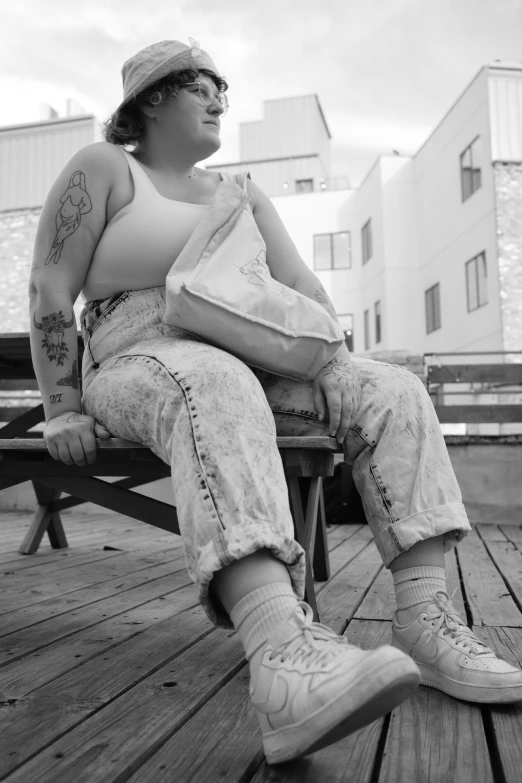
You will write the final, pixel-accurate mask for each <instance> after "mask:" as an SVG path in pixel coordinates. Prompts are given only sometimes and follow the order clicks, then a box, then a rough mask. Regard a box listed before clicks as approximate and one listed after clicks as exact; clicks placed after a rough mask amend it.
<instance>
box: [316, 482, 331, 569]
mask: <svg viewBox="0 0 522 783" xmlns="http://www.w3.org/2000/svg"><path fill="white" fill-rule="evenodd" d="M319 481H320V482H321V491H320V493H319V512H318V519H317V530H316V537H315V549H314V556H313V564H314V579H315V581H316V582H327V581H328V580H329V579H330V557H329V554H328V537H327V535H328V534H327V530H326V512H325V509H324V495H323V488H322V483H323V482H322V479H319Z"/></svg>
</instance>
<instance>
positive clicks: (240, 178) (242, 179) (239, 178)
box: [235, 171, 252, 193]
mask: <svg viewBox="0 0 522 783" xmlns="http://www.w3.org/2000/svg"><path fill="white" fill-rule="evenodd" d="M235 179H236V182H237V184H238V185H239V187H240V188H243V190H245V191H246V192H247V193H248V188H247V184H246V181H247V179H252V177H251V176H250V172H249V171H240V172H239V174H236V175H235Z"/></svg>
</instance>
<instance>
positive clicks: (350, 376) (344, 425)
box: [312, 354, 361, 443]
mask: <svg viewBox="0 0 522 783" xmlns="http://www.w3.org/2000/svg"><path fill="white" fill-rule="evenodd" d="M312 390H313V397H314V406H315V410H316V411H317V413H318V415H319V421H324V420H325V418H326V413H327V412H328V413H329V418H330V435H331V436H332V438H333V437H335V438H337V440H338V441H339V443H343V442H344V439H345V437H346V435H347V434H348V430H349V429H350V422H351V419H352V416H353V415H354V414H355V413H357V411H358V409H359V405H360V402H361V386H360V384H359V381H358V380H357V376H356V374H355V372H354V369H353V366H352V363H351V360H350V358H349V354H348V357H347V358H337V357H335V359H332V361H331V362H329V363H328V364H327V365H325V366H324V367H323V368H322V370H320V371H319V372H318V373H317V375H316V376H315V378H314V380H313V383H312Z"/></svg>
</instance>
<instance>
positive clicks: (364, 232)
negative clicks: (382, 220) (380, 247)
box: [361, 218, 373, 266]
mask: <svg viewBox="0 0 522 783" xmlns="http://www.w3.org/2000/svg"><path fill="white" fill-rule="evenodd" d="M361 248H362V256H361V257H362V264H363V266H364V265H365V264H367V263H368V261H371V259H372V257H373V232H372V219H371V218H368V220H367V221H366V223H365V224H364V226H363V227H362V228H361ZM367 254H368V255H367Z"/></svg>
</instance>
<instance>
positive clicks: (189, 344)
mask: <svg viewBox="0 0 522 783" xmlns="http://www.w3.org/2000/svg"><path fill="white" fill-rule="evenodd" d="M164 310H165V288H164V287H158V288H148V289H145V290H139V291H126V292H124V293H122V294H119V295H117V296H114V297H112V298H110V299H106V300H103V301H97V302H94V303H89V304H87V305H86V306H85V307H84V309H83V311H82V314H81V321H82V331H83V336H84V340H85V346H86V349H85V353H84V357H83V384H82V387H83V388H82V401H83V409H84V412H85V413H88V414H90V415H92V416H94V417H95V418H96V419H97V420H98V421H99V422H101V423H102V424H103V425H104V426H105V427H106V428H107V429H108V430H109V432H110V433H111V434H112V435H113V436H114V437H118V438H128V439H129V440H134V441H138V442H140V443H143V444H145V445H147V446H149V448H150V449H151V450H152V451H153V452H154V453H155V454H157V455H158V456H159V457H160V458H161V459H162V460H163V461H164V462H166V463H167V464H170V466H171V469H172V483H173V491H174V499H175V504H176V509H177V513H178V518H179V525H180V530H181V534H182V538H183V545H184V551H185V558H186V564H187V569H188V573H189V575H190V577H191V579H193V580H194V582H196V583H197V585H198V589H199V598H200V601H201V604H202V606H203V608H204V610H205V611H206V613H207V615H208V617H209V618H210V620H211V621H212V622H213V623H214V624H215V625H217V626H218V627H221V628H232V627H233V626H232V623H231V621H230V617H229V616H228V615H227V614H226V612H225V611H224V609H223V607H222V606H221V604H220V602H219V601H218V600H217V599H216V598H215V597H214V596H213V591H210V592H209V585H210V582H211V580H212V576H213V574H214V573H215V572H216V571H218V570H219V569H221V568H223V567H224V566H226V565H228V564H230V563H232V562H233V561H234V560H236V559H240V558H242V557H245V556H246V555H249V554H251V553H252V552H255V551H256V550H257V549H261V548H265V547H266V548H267V549H269V550H271V551H272V552H273V553H274V554H275V555H276V556H277V557H278V558H279V559H280V560H282V561H283V562H284V563H285V564H286V566H287V568H288V571H289V573H290V577H291V579H292V585H293V589H294V592H295V594H296V595H297V596H298V598H300V599H302V598H303V596H304V575H305V563H304V552H303V549H302V547H301V546H300V545H299V544H298V543H297V542H296V541H295V540H294V534H293V523H292V517H291V513H290V508H289V501H288V493H287V487H286V481H285V477H284V473H283V467H282V462H281V457H280V455H279V451H278V449H277V446H276V434H277V435H326V434H328V424H327V422H319V420H318V417H317V414H316V412H315V409H314V405H313V398H312V384H311V382H310V383H300V382H297V381H292V380H288V379H286V378H282V377H280V376H276V375H272V374H270V373H268V372H264V371H261V370H255V369H253V368H250V367H249V366H247V365H246V364H245V363H244V362H242V361H240V360H239V359H237V358H236V357H234V356H232V355H231V354H229V353H227V352H226V351H223V350H221V349H219V348H216V347H214V346H211V345H208V343H205V342H203V341H202V340H200V339H198V338H197V337H195V336H194V335H193V334H189V333H187V332H184V331H183V330H181V329H179V328H177V327H172V326H167V325H166V324H164V323H163V321H162V318H163V313H164ZM353 365H354V368H355V369H356V371H357V373H358V376H359V381H360V384H361V389H362V395H361V404H360V407H359V410H358V412H357V414H356V415H355V416H354V417H353V418H352V422H351V427H350V430H349V433H348V435H347V437H346V439H345V443H344V457H345V460H346V461H347V462H348V463H349V464H351V465H353V477H354V481H355V484H356V487H357V489H358V491H359V493H360V494H361V497H362V502H363V506H364V510H365V513H366V518H367V520H368V524H369V525H370V528H371V530H372V533H373V535H374V538H375V542H376V545H377V548H378V550H379V552H380V554H381V557H382V559H383V562H384V565H385V566H386V567H387V568H388V567H389V565H390V563H391V562H392V561H393V560H394V558H395V557H397V555H399V554H400V553H401V552H405V551H406V550H407V549H409V548H410V547H411V546H412V545H413V544H415V543H416V542H417V541H421V540H423V539H427V538H430V537H433V536H439V535H441V534H443V535H444V539H443V540H444V550H445V552H448V551H449V550H450V549H451V548H452V547H454V546H455V545H456V544H457V543H458V542H459V541H460V540H461V539H462V538H463V537H464V536H465V535H467V534H468V533H469V531H470V529H471V528H470V524H469V522H468V519H467V516H466V512H465V510H464V506H463V504H462V498H461V494H460V490H459V487H458V484H457V481H456V479H455V475H454V473H453V469H452V466H451V463H450V460H449V457H448V452H447V449H446V445H445V443H444V439H443V437H442V434H441V431H440V427H439V424H438V420H437V417H436V414H435V411H434V408H433V405H432V403H431V400H430V398H429V396H428V394H427V392H426V390H425V388H424V386H423V384H422V382H421V381H420V380H419V379H418V378H417V377H416V376H415V375H413V374H412V373H410V372H409V371H408V370H405V369H404V368H402V367H398V366H395V365H388V364H383V363H380V362H376V361H372V360H369V359H357V358H353Z"/></svg>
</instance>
